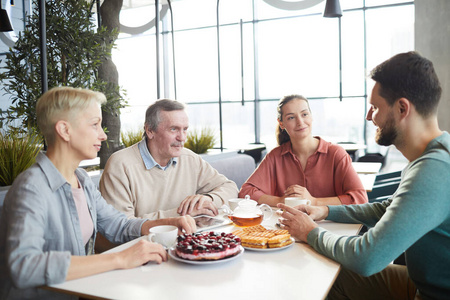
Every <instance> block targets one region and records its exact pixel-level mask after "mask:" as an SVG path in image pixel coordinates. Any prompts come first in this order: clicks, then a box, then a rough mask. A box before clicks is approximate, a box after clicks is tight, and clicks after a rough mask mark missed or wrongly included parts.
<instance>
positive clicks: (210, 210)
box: [177, 195, 219, 217]
mask: <svg viewBox="0 0 450 300" xmlns="http://www.w3.org/2000/svg"><path fill="white" fill-rule="evenodd" d="M177 212H178V213H179V214H180V215H182V216H184V215H191V216H198V215H208V216H212V217H214V216H217V214H218V213H219V212H218V210H217V208H216V207H215V206H214V204H213V199H212V198H211V197H209V196H206V195H192V196H188V197H186V198H185V199H184V200H183V201H182V202H181V204H180V206H179V207H178V210H177Z"/></svg>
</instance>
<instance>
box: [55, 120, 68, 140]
mask: <svg viewBox="0 0 450 300" xmlns="http://www.w3.org/2000/svg"><path fill="white" fill-rule="evenodd" d="M55 130H56V134H57V135H58V136H59V137H60V138H61V139H63V140H64V141H66V142H68V141H69V140H70V134H69V131H70V124H69V122H67V121H64V120H59V121H58V122H56V124H55Z"/></svg>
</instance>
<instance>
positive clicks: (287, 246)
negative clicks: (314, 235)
mask: <svg viewBox="0 0 450 300" xmlns="http://www.w3.org/2000/svg"><path fill="white" fill-rule="evenodd" d="M291 241H292V243H290V244H289V245H286V246H283V247H278V248H250V247H244V248H245V249H247V250H251V251H261V252H271V251H278V250H281V249H286V248H289V247H292V245H294V244H295V239H294V238H293V237H291Z"/></svg>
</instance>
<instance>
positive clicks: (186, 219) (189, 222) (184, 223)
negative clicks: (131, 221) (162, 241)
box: [141, 216, 197, 235]
mask: <svg viewBox="0 0 450 300" xmlns="http://www.w3.org/2000/svg"><path fill="white" fill-rule="evenodd" d="M159 225H173V226H176V227H178V234H182V233H194V232H196V231H197V226H196V225H195V220H194V219H193V218H192V217H191V216H181V217H174V218H165V219H158V220H147V221H145V222H144V224H142V228H141V234H142V235H146V234H148V233H149V230H150V228H152V227H155V226H159Z"/></svg>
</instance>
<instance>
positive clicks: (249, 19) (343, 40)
mask: <svg viewBox="0 0 450 300" xmlns="http://www.w3.org/2000/svg"><path fill="white" fill-rule="evenodd" d="M202 1H203V0H196V1H189V0H183V1H175V2H172V5H171V6H172V9H173V14H166V15H165V17H164V18H163V19H162V30H161V32H160V36H161V38H162V40H163V43H161V45H160V47H159V50H160V51H161V53H162V56H161V58H160V59H161V62H162V63H161V66H163V67H162V70H158V71H161V75H160V76H161V77H162V79H163V80H161V81H160V84H161V85H162V86H161V87H158V88H160V90H162V91H164V92H163V96H162V97H164V98H175V95H177V97H178V100H181V101H183V102H185V103H186V104H187V105H188V114H189V116H190V123H191V127H201V126H204V125H210V124H208V120H209V121H210V122H212V121H211V119H214V118H215V119H216V121H214V122H217V123H216V125H218V127H219V132H218V133H217V137H218V139H219V142H218V144H216V147H217V148H220V149H223V148H239V143H240V144H248V143H256V144H258V143H265V144H268V148H269V149H270V148H272V147H274V146H276V145H275V144H274V143H275V138H274V133H273V134H272V133H270V131H271V129H270V128H272V129H273V130H272V131H273V132H274V131H275V124H276V122H275V118H276V114H275V107H276V103H277V101H278V100H279V98H281V97H282V96H284V94H283V93H282V92H280V91H278V92H275V93H273V94H270V93H267V92H265V90H266V87H267V86H268V84H267V82H268V80H271V79H273V80H275V79H276V80H279V77H280V76H281V75H274V76H272V77H270V76H267V74H269V72H267V70H266V67H265V65H264V61H268V59H267V57H268V54H267V53H264V51H265V50H266V49H267V47H266V45H267V43H268V42H267V41H265V40H264V32H263V33H261V31H262V29H261V28H263V29H264V30H267V28H270V27H271V26H272V27H273V26H274V24H275V23H280V24H281V23H284V24H293V23H298V24H302V26H301V27H303V28H307V27H308V24H311V23H313V24H317V23H318V22H321V23H322V22H327V24H328V25H327V26H328V27H327V30H328V31H333V34H332V35H328V36H327V37H328V38H330V37H331V38H332V39H333V40H332V41H320V40H319V42H320V43H322V44H323V45H324V46H323V47H324V48H333V50H332V51H328V52H326V51H324V52H323V53H322V57H324V61H325V63H324V65H323V66H321V67H322V68H333V69H336V70H338V71H337V72H333V74H331V75H330V77H327V78H326V79H324V81H325V82H326V83H327V85H330V86H333V87H334V91H332V92H330V93H324V94H321V93H320V89H319V88H318V87H319V86H320V82H318V85H317V86H316V87H315V88H314V89H312V90H311V91H308V92H307V93H306V94H305V96H307V97H308V99H309V100H310V102H311V104H312V107H313V114H315V122H316V127H317V128H319V129H318V132H319V135H320V132H323V130H325V129H327V128H328V129H329V128H332V127H335V128H339V127H340V125H341V124H339V122H336V120H332V122H331V123H330V124H328V125H323V124H321V123H322V122H325V124H326V123H327V122H328V120H327V118H330V115H329V113H327V112H326V110H323V109H322V110H321V108H324V107H338V104H337V103H342V105H340V106H339V107H340V108H339V109H341V110H342V111H346V110H349V109H351V108H352V106H355V107H356V106H358V108H356V109H355V112H357V113H356V114H353V113H350V114H349V115H348V116H343V118H342V122H343V123H344V122H345V121H346V119H352V118H356V119H357V120H358V121H355V122H359V123H360V126H359V127H360V128H359V129H357V130H353V131H354V132H352V130H351V129H350V130H348V131H349V133H347V134H344V135H341V136H339V134H337V133H336V131H337V129H336V130H335V131H334V132H333V131H330V132H332V134H331V136H327V138H329V139H332V141H334V142H339V141H340V142H356V143H364V144H368V145H369V144H372V145H371V147H369V151H372V152H373V151H378V150H379V149H378V148H376V146H374V145H373V144H374V143H373V142H372V141H373V139H372V138H371V134H368V132H371V131H374V130H373V128H372V127H371V125H370V124H368V123H367V122H366V121H365V112H366V111H367V103H368V91H369V90H370V89H371V83H370V80H368V79H367V72H368V71H370V70H368V66H369V65H370V66H372V67H373V63H372V64H369V63H368V52H370V49H368V47H367V45H368V44H369V43H368V39H369V38H370V37H368V32H367V31H368V30H367V25H366V24H367V22H368V19H370V17H368V14H369V15H370V14H371V12H376V11H380V10H383V9H385V10H392V9H393V8H399V9H402V8H405V7H414V2H413V1H402V0H397V1H395V0H384V2H382V4H380V5H376V4H377V3H380V2H373V1H371V0H359V1H349V0H341V5H342V7H343V12H344V15H343V17H342V18H338V19H332V20H325V19H323V18H322V10H323V5H317V6H316V7H314V8H310V9H306V10H302V11H288V12H279V11H276V9H268V8H267V3H265V1H263V0H239V1H240V3H244V2H245V4H242V6H245V7H244V8H243V10H244V11H246V13H245V16H243V17H242V18H241V19H240V20H236V19H234V18H233V17H232V16H229V15H222V13H221V9H222V6H225V7H226V6H231V5H236V2H235V1H236V0H228V1H226V0H222V1H217V2H215V1H209V3H208V4H205V3H206V2H204V1H203V4H205V5H209V10H208V12H209V14H208V16H206V17H204V18H203V19H204V20H203V19H201V20H200V16H202V12H201V11H200V9H198V8H195V9H194V8H193V9H192V12H194V13H192V12H190V11H186V10H187V8H188V5H189V4H192V5H194V4H195V3H202ZM188 2H190V3H188ZM213 2H215V3H213ZM212 3H213V4H212ZM214 4H215V5H216V6H215V10H216V16H215V20H214V17H213V16H211V12H212V11H213V9H214V7H213V5H214ZM319 6H320V7H319ZM180 7H182V8H180ZM261 7H264V10H263V9H261ZM177 9H179V11H178V12H176V11H177ZM153 10H155V8H153ZM180 10H182V11H183V13H185V14H190V13H192V14H193V16H192V19H193V20H190V22H191V23H192V24H189V25H190V26H186V27H185V28H181V26H179V24H178V23H177V13H178V16H179V13H180ZM171 12H172V11H171ZM203 16H205V14H204V13H203ZM352 17H353V18H356V19H358V21H357V22H359V26H360V28H358V29H359V31H358V32H357V33H356V34H357V35H358V41H357V42H356V43H354V42H353V41H350V40H349V38H348V36H345V32H347V31H348V30H350V28H355V27H356V26H354V24H352V25H348V24H347V22H348V20H349V19H350V18H352ZM346 18H347V19H346ZM213 21H215V24H214V23H213ZM382 21H384V20H382ZM355 22H356V21H355ZM378 22H380V21H378ZM196 23H199V24H196ZM373 23H374V22H373ZM266 24H270V25H266ZM283 26H286V25H280V28H283ZM299 27H300V26H299ZM411 30H412V31H413V28H411ZM230 32H234V33H239V34H237V36H238V38H235V39H236V41H235V43H234V44H236V45H237V44H239V43H240V47H239V48H240V49H236V47H234V48H233V51H234V52H235V53H234V56H235V61H233V62H231V60H229V57H227V55H228V56H231V54H230V53H229V50H225V49H227V47H229V46H230V43H224V37H226V36H227V34H229V33H230ZM277 32H278V33H279V34H280V35H281V34H282V33H283V32H282V29H279V30H278V31H277ZM305 32H306V31H305ZM308 34H311V33H308ZM312 34H317V33H314V32H313V33H312ZM229 35H230V36H231V34H229ZM242 35H244V36H245V37H246V38H242ZM145 36H148V37H150V38H154V37H155V30H154V28H153V29H152V30H150V31H148V32H146V33H143V34H140V35H139V36H138V37H139V38H144V37H145ZM198 36H200V38H199V37H198ZM249 36H250V37H251V40H250V41H249V40H248V37H249ZM201 37H203V38H201ZM131 38H134V37H133V36H121V37H120V39H123V40H125V39H131ZM200 39H202V42H201V43H204V44H202V45H201V46H200V47H198V50H197V51H195V52H192V51H191V52H189V51H186V52H183V51H181V50H182V49H181V50H180V48H177V45H179V44H183V43H184V44H183V45H187V44H188V43H189V42H188V41H189V40H197V41H199V40H200ZM285 39H286V37H285ZM183 40H184V41H183ZM228 41H230V40H229V39H228ZM280 41H281V39H280ZM349 43H354V45H356V44H357V47H356V48H358V49H357V50H355V52H354V53H348V52H349V51H347V50H346V49H348V48H349V47H347V46H346V45H348V44H349ZM409 45H411V42H410V41H409ZM412 45H413V43H412ZM281 46H283V45H280V47H281ZM153 47H154V45H153ZM119 48H120V46H119ZM206 48H208V49H206ZM214 48H215V49H214ZM205 49H206V50H205ZM228 49H229V48H228ZM341 49H342V51H341ZM214 50H215V51H216V53H214ZM402 50H405V51H408V50H413V49H411V47H410V49H408V47H406V48H405V49H401V47H400V49H398V50H397V49H391V51H390V53H386V55H385V56H384V59H385V58H388V57H389V56H391V55H393V54H395V53H396V51H402ZM202 51H204V52H202ZM388 52H389V51H388ZM361 53H362V54H361ZM141 55H142V54H141ZM148 55H150V56H152V55H154V50H152V49H149V50H148ZM328 55H329V56H330V57H325V56H328ZM356 55H357V56H358V61H359V64H360V66H358V70H356V71H355V72H353V73H352V72H347V73H346V72H344V73H341V69H343V70H346V69H348V68H349V67H348V66H349V65H350V64H349V63H348V61H349V60H351V59H354V57H355V56H356ZM292 56H293V54H292V53H290V57H292ZM305 56H311V52H305ZM114 58H115V55H114V54H113V59H114ZM262 60H263V62H262ZM175 61H176V63H177V64H176V67H175ZM381 61H382V60H381V59H380V60H379V61H378V62H377V63H379V62H381ZM230 62H231V63H230ZM339 62H342V65H341V66H340V63H339ZM331 64H332V65H333V66H331V67H330V65H331ZM227 68H228V69H233V70H234V71H233V74H235V75H233V76H230V75H229V74H228V73H227V72H224V69H227ZM148 69H151V67H150V66H149V67H148ZM183 69H186V70H190V69H192V70H194V69H198V70H194V71H193V72H192V74H193V75H192V76H194V77H198V81H201V82H204V85H203V86H202V85H198V86H195V87H192V86H191V82H189V81H188V80H187V79H188V78H187V77H186V76H185V77H184V78H183V76H182V75H180V73H181V72H180V71H177V70H183ZM350 69H351V68H350ZM195 71H199V72H197V73H196V72H195ZM238 71H239V72H238ZM119 72H120V69H119ZM213 73H216V74H217V75H215V76H216V77H215V78H214V77H213V76H211V74H213ZM307 73H311V71H310V70H308V71H307ZM350 73H352V74H358V75H357V79H355V78H356V77H355V78H348V74H350ZM202 74H203V75H202ZM205 74H207V75H205ZM121 76H122V75H121ZM153 76H154V75H150V76H149V77H150V78H153ZM227 76H228V77H227ZM311 76H316V77H317V78H318V76H320V73H319V72H318V73H317V74H312V75H311ZM355 80H356V81H358V87H359V88H358V90H357V91H352V88H353V87H352V86H351V85H352V83H353V82H355ZM316 81H317V80H316ZM147 82H149V81H147ZM150 82H154V78H153V79H151V80H150ZM279 82H282V81H279ZM141 84H143V83H141ZM147 84H149V83H147ZM322 84H323V83H322ZM291 86H292V84H291ZM231 87H233V88H231ZM236 87H238V88H236ZM239 87H240V88H239ZM125 88H127V87H126V86H125ZM189 89H192V90H195V92H193V91H189V92H186V91H187V90H189ZM149 90H153V89H151V88H150V89H149ZM287 90H288V88H286V91H287ZM299 90H300V91H299V93H302V91H301V90H302V89H301V88H300V89H299ZM287 93H289V92H288V91H287ZM151 94H152V93H151V92H149V93H148V94H147V95H146V98H145V99H143V98H141V99H140V100H138V101H137V102H139V103H140V104H139V109H138V110H140V111H142V109H143V108H144V106H147V105H148V104H151V102H153V101H155V100H156V99H157V98H158V95H154V96H152V95H151ZM186 95H188V96H186ZM129 103H130V104H131V105H133V99H130V100H129ZM144 103H145V104H144ZM315 107H317V108H318V111H315V110H314V109H315ZM224 112H226V113H227V114H232V115H233V117H230V116H225V115H224ZM233 112H234V113H233ZM133 118H134V119H135V118H137V116H136V115H133ZM140 118H141V119H143V117H140ZM138 119H139V118H138ZM269 119H272V120H269ZM261 120H263V121H261ZM122 123H123V124H126V123H127V122H124V121H122ZM205 123H206V124H205ZM237 123H240V124H241V125H242V126H241V127H240V128H239V126H236V124H237ZM268 124H269V125H268ZM343 127H345V126H343ZM320 128H322V129H320ZM236 132H239V136H241V137H242V140H241V141H240V142H238V143H233V141H235V140H238V138H237V137H236ZM334 138H335V139H334ZM242 141H244V142H242ZM242 146H244V145H242ZM371 148H372V149H371Z"/></svg>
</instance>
